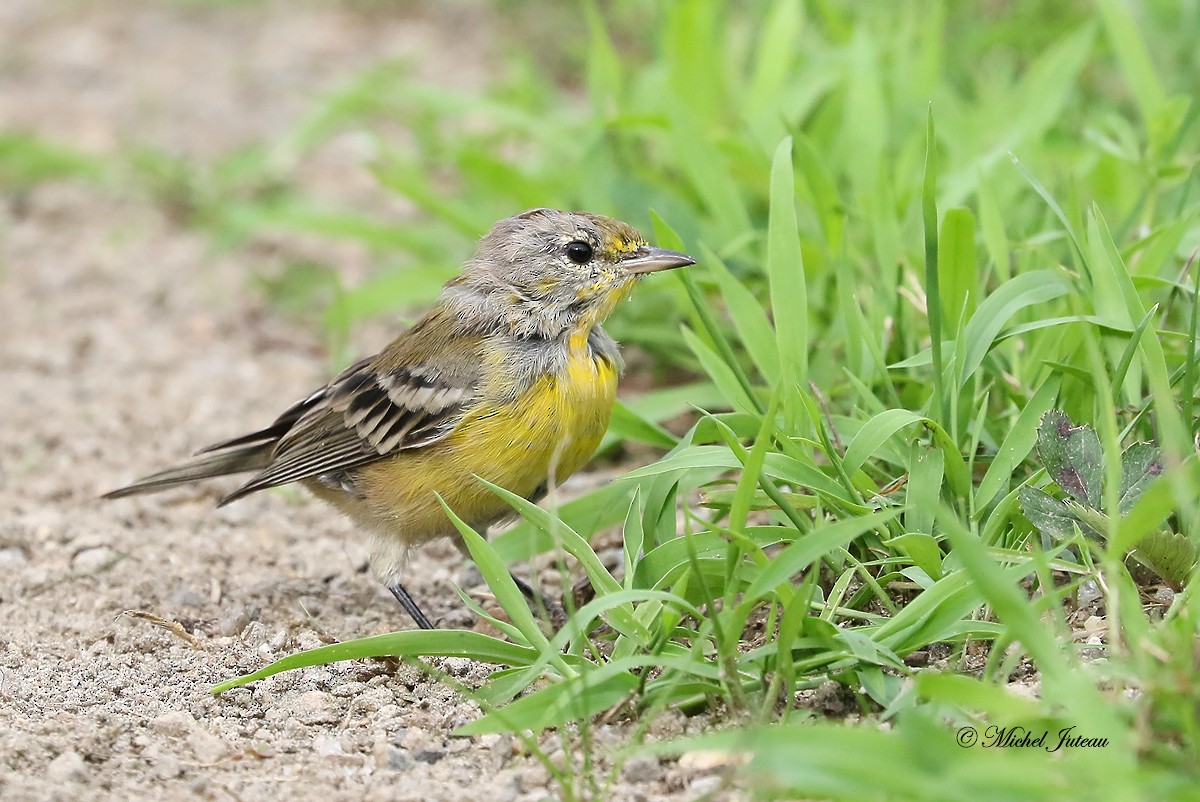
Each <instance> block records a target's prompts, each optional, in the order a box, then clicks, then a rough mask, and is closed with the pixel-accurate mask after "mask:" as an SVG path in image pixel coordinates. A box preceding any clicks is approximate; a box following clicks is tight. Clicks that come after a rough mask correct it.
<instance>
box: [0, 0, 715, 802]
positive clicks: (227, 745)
mask: <svg viewBox="0 0 1200 802" xmlns="http://www.w3.org/2000/svg"><path fill="white" fill-rule="evenodd" d="M462 8H463V7H462V6H461V5H457V6H455V5H451V6H449V7H447V6H446V5H445V4H442V5H439V6H438V7H437V8H433V7H432V6H430V7H428V8H424V7H419V6H413V5H408V4H405V5H404V6H402V7H393V6H390V5H384V4H371V3H366V4H360V5H359V6H340V5H337V4H309V3H299V4H297V3H283V2H279V3H260V4H251V5H244V4H243V5H239V4H217V5H215V6H210V5H206V4H199V3H196V4H191V3H157V4H155V3H134V2H124V1H123V0H110V2H103V3H83V2H69V1H67V0H62V1H58V0H56V1H55V2H50V1H49V0H4V2H3V3H0V130H17V131H25V132H32V133H36V134H40V135H43V136H46V137H50V138H53V139H54V140H57V141H61V142H66V143H69V144H71V145H72V146H75V147H79V148H83V149H85V150H87V151H89V152H91V153H95V154H100V155H104V154H112V153H117V152H120V151H121V150H122V149H128V148H130V147H132V146H133V145H135V144H138V143H141V144H146V145H150V146H153V147H156V148H160V149H164V150H168V151H170V152H172V153H176V154H179V155H181V156H185V157H187V158H191V159H196V160H201V161H203V160H207V159H213V158H216V157H219V156H220V155H221V154H224V153H228V152H229V151H230V150H232V149H234V148H237V147H239V146H242V145H245V144H247V143H252V142H257V141H267V142H270V141H272V138H273V137H279V136H281V135H282V134H283V133H284V132H286V131H287V130H288V127H289V126H291V125H294V124H295V122H296V121H297V120H298V119H300V118H301V117H302V116H303V114H304V113H305V112H306V111H307V110H308V109H310V108H311V104H312V103H313V102H314V101H315V100H316V99H317V98H319V97H320V96H321V95H322V94H323V93H325V92H328V91H330V90H331V89H333V88H335V87H337V86H338V85H340V84H341V83H343V82H344V81H346V80H347V79H348V78H349V77H350V76H352V75H354V74H355V72H356V70H359V69H362V68H364V67H366V66H368V65H370V64H372V63H375V62H377V61H378V60H379V59H383V58H394V57H399V58H405V59H408V60H412V61H414V62H416V63H419V64H421V68H420V69H421V72H422V74H424V75H427V76H428V77H429V79H430V80H433V81H439V82H442V83H444V84H453V85H458V86H470V85H472V84H474V83H477V82H479V81H481V80H484V78H485V76H486V75H487V67H488V59H489V54H490V53H491V52H492V46H493V45H492V43H491V42H489V41H488V39H487V36H486V31H487V28H488V26H487V25H486V24H476V25H471V26H463V25H462V24H460V22H459V21H457V19H456V13H460V12H461V10H462ZM472 8H474V7H472ZM473 13H476V14H478V13H479V12H478V11H477V10H476V11H475V12H473ZM297 169H298V170H299V171H300V180H302V181H306V182H309V183H310V185H312V186H313V187H315V188H317V190H318V191H328V192H331V193H335V194H340V195H341V196H342V197H343V198H344V197H347V196H348V197H357V198H358V199H359V200H360V201H361V200H365V201H367V202H371V200H372V198H373V197H374V196H373V193H377V190H375V189H374V187H373V185H372V183H371V181H370V179H369V177H368V174H367V173H366V171H365V170H364V169H363V167H362V165H361V164H360V163H358V161H356V158H355V154H354V150H353V148H341V147H338V146H337V144H336V143H335V144H334V145H333V146H331V147H329V148H325V149H323V150H322V152H320V153H318V154H316V156H314V157H313V158H312V159H311V160H308V161H306V163H304V164H302V165H299V166H298V168H297ZM2 190H3V188H2V187H0V191H2ZM375 202H379V203H385V202H386V203H392V204H395V202H394V201H391V200H385V199H383V198H382V197H376V198H375ZM396 213H397V214H403V209H402V208H400V207H397V209H396ZM328 255H329V254H328V253H325V254H323V256H325V257H327V256H328ZM337 255H338V256H339V257H340V258H344V260H345V263H346V264H347V270H359V271H361V270H363V269H365V268H366V267H367V266H369V265H368V263H367V261H368V260H367V259H366V257H365V255H364V254H362V253H359V252H356V251H355V250H354V249H352V248H346V249H345V253H342V254H337ZM271 258H272V254H271V253H267V252H259V253H255V252H254V251H253V250H249V251H243V252H238V253H234V254H219V255H214V253H213V251H212V249H211V247H210V243H209V242H207V241H206V239H205V237H204V235H203V234H201V233H197V232H194V231H189V230H187V229H185V228H182V227H180V226H179V225H178V224H177V223H174V222H172V221H171V220H170V219H169V218H168V217H167V216H165V215H164V214H163V213H162V212H161V210H159V209H157V208H155V207H154V206H153V205H151V204H150V203H148V202H146V201H144V200H139V199H138V197H137V195H136V193H131V192H125V191H122V190H117V191H114V190H112V189H107V190H106V189H100V188H96V187H88V186H81V185H77V184H48V185H43V186H39V187H36V188H34V189H32V190H30V191H27V192H22V193H20V194H19V195H18V194H15V193H11V192H10V193H8V194H5V195H0V321H3V323H2V325H3V334H2V335H0V381H2V382H3V387H4V392H3V393H2V394H0V421H3V423H2V425H0V510H3V512H2V513H0V798H3V799H4V800H7V801H8V802H17V800H35V799H60V798H61V799H80V798H82V799H91V800H107V799H114V800H116V799H137V798H147V799H150V798H152V799H156V800H171V799H177V798H181V799H197V798H198V799H215V800H225V799H231V800H275V799H284V798H287V799H310V798H321V799H324V800H330V801H332V800H341V799H346V800H351V799H353V800H362V799H368V800H369V799H389V800H457V799H464V800H465V799H470V800H477V799H479V795H480V793H481V792H482V791H486V793H487V794H488V799H489V800H494V801H495V802H502V801H503V800H535V799H554V798H558V797H559V793H558V791H557V790H556V786H555V784H554V783H553V782H551V781H550V779H549V778H548V775H547V772H546V771H545V770H544V769H543V768H542V767H541V766H540V765H538V764H537V763H536V762H535V761H533V760H531V759H529V758H528V757H526V756H523V755H521V754H519V750H516V749H514V746H513V742H512V740H511V739H509V738H507V737H499V736H490V737H488V736H485V737H477V738H452V737H450V735H449V733H450V731H451V730H452V729H453V728H454V727H455V726H457V725H459V724H462V723H464V722H466V721H469V720H471V719H472V718H473V717H475V716H476V715H478V711H477V708H476V707H475V705H474V704H472V703H471V702H469V701H466V700H463V699H461V698H459V697H457V696H455V694H453V693H452V692H450V691H449V690H447V689H445V688H444V687H442V686H440V685H439V684H437V683H435V682H432V681H430V680H428V679H427V678H425V677H424V676H422V675H421V673H420V672H419V671H417V670H416V669H414V668H411V667H401V668H399V669H397V670H393V669H389V668H388V667H387V666H385V665H384V664H382V663H365V662H356V663H345V664H339V665H335V666H330V667H324V668H318V669H310V670H306V671H301V672H292V673H289V674H286V675H283V676H280V677H276V678H273V679H271V680H267V681H264V682H260V683H258V684H256V685H254V686H253V687H251V688H248V689H239V690H235V691H232V692H230V693H227V694H225V695H224V696H222V697H220V698H214V697H212V696H211V695H210V693H209V690H208V689H209V687H210V686H211V685H212V684H213V683H215V682H217V681H219V680H222V679H225V678H228V677H230V676H232V675H235V674H239V673H243V672H246V671H250V670H254V669H256V668H258V667H260V666H262V665H264V664H265V662H267V661H269V660H271V659H274V658H276V657H279V656H282V655H285V654H287V653H289V652H292V651H294V650H296V649H299V648H304V647H311V646H316V645H319V644H320V642H321V635H322V634H323V633H327V634H328V635H329V636H332V637H335V638H338V639H346V638H351V637H357V636H363V635H369V634H376V633H379V632H385V631H389V630H392V629H396V628H405V627H407V626H409V622H408V621H407V620H406V619H405V618H404V616H403V615H402V614H401V613H400V612H399V610H398V609H397V608H396V607H395V605H394V603H393V602H392V601H391V600H390V598H389V597H387V595H386V593H385V592H384V591H383V590H382V589H381V588H380V587H379V586H378V585H377V584H376V583H375V581H374V580H373V579H372V578H371V577H370V576H369V574H367V573H365V572H364V567H365V557H366V553H365V549H364V548H363V546H362V544H361V543H360V542H359V541H358V540H357V538H356V537H355V534H354V532H353V531H352V530H351V527H350V525H349V524H348V523H347V522H346V521H344V520H342V519H341V518H340V517H339V516H338V515H337V514H336V513H334V512H333V511H331V510H329V509H327V508H325V507H324V506H322V505H320V504H319V503H317V502H315V501H312V500H310V499H308V498H306V497H304V496H302V495H301V494H299V493H294V492H274V493H266V494H260V495H257V496H253V497H250V498H248V499H246V500H245V501H243V502H240V503H238V504H235V505H232V506H230V507H227V508H224V509H221V510H216V509H214V508H213V502H214V501H215V500H216V499H217V498H218V497H219V494H220V492H221V491H222V490H223V489H228V487H229V484H228V483H227V484H220V483H217V484H215V485H209V486H207V487H204V488H197V489H190V490H181V491H174V492H171V493H167V494H162V495H158V496H150V497H141V498H137V499H129V500H123V501H120V502H107V503H106V502H100V501H99V500H98V498H97V497H98V495H99V494H100V493H101V492H103V491H104V490H107V489H111V488H112V487H114V486H117V485H119V484H121V483H124V482H126V481H128V480H130V479H132V478H134V477H135V476H136V475H139V474H141V473H143V472H145V471H147V470H151V469H155V468H158V467H161V466H164V465H166V464H169V463H171V462H173V461H175V460H177V459H178V458H179V457H181V456H183V455H186V454H188V453H190V452H191V451H193V450H194V449H195V448H197V447H199V446H202V445H204V444H206V443H208V442H211V441H213V440H214V439H219V438H222V437H225V436H230V435H235V434H239V433H241V432H242V431H244V430H246V428H247V427H251V426H257V425H259V424H262V423H265V422H267V421H269V420H270V419H271V418H272V417H273V416H274V414H275V413H277V412H278V411H279V410H280V409H282V407H283V406H284V405H286V404H287V403H290V402H291V401H292V400H295V399H296V398H299V397H301V396H303V395H304V394H306V393H307V391H308V390H309V389H311V388H312V387H314V386H316V385H317V384H318V383H319V382H321V381H323V380H324V379H325V378H326V374H325V370H326V368H327V367H328V358H327V356H326V355H325V354H324V353H323V351H322V349H321V348H320V342H319V338H318V335H317V333H316V331H314V328H315V327H303V326H300V325H298V324H296V323H294V322H291V323H289V322H287V321H284V320H281V319H280V318H279V317H278V316H276V315H274V314H273V312H272V310H271V309H270V308H268V307H266V306H264V304H263V302H262V301H261V300H259V299H257V298H256V297H254V296H253V295H252V294H247V293H246V292H245V287H246V286H247V276H248V275H249V274H250V273H252V272H253V271H255V270H257V269H259V268H261V267H262V265H263V264H264V263H267V262H269V260H270V259H271ZM372 335H374V332H372ZM379 345H382V342H370V343H364V346H367V347H377V346H379ZM411 576H412V581H411V583H410V589H411V590H412V591H413V592H414V595H416V596H417V597H418V598H420V599H422V600H423V603H424V604H425V606H426V611H427V612H428V613H430V614H431V616H432V617H434V618H435V619H437V618H440V619H441V620H442V621H443V622H446V623H452V624H455V625H467V626H469V625H470V624H471V620H470V617H469V616H468V614H467V613H466V612H465V611H464V610H463V609H462V608H461V604H460V602H459V601H458V600H457V598H456V597H455V595H454V593H453V590H452V583H454V582H458V583H467V584H470V581H471V580H470V577H471V573H470V571H469V570H468V568H467V567H466V566H464V564H463V562H462V560H461V558H459V557H458V556H457V553H456V552H455V551H454V550H453V549H452V548H450V547H449V546H441V547H434V548H431V549H428V550H426V551H425V552H424V553H422V554H421V555H419V556H418V557H417V558H416V561H415V563H414V566H413V570H412V572H411ZM128 610H139V611H145V612H148V613H151V614H154V615H157V616H161V617H163V618H166V619H169V620H173V621H177V622H180V623H182V624H183V625H184V626H185V627H186V628H187V629H188V630H189V631H191V632H192V633H193V634H194V642H193V643H189V642H188V641H186V640H184V639H182V638H180V637H178V636H176V635H173V634H170V633H169V632H166V631H164V630H162V629H160V628H158V627H155V626H153V625H151V624H149V623H147V622H145V621H144V620H139V619H136V618H133V617H130V616H127V615H122V613H123V611H128ZM442 668H443V669H444V670H447V671H449V672H450V673H451V674H453V675H455V676H456V677H457V678H459V679H460V681H465V682H468V683H470V682H471V681H478V680H479V679H480V678H482V677H484V676H486V674H487V672H488V671H489V670H491V669H490V667H488V666H481V665H476V664H473V663H470V662H467V661H444V662H443V663H442ZM697 726H698V725H697V724H696V723H695V722H689V721H686V720H684V719H683V718H682V717H680V716H674V715H667V716H665V717H664V718H663V719H662V720H660V721H659V722H656V723H655V724H654V726H653V728H652V732H653V733H654V735H656V736H659V737H669V736H672V735H676V734H680V733H683V732H686V731H693V730H694V729H695V728H696V727H697ZM597 738H598V740H599V742H600V743H601V744H604V745H605V749H604V750H602V751H608V750H616V749H619V748H620V747H621V746H622V745H623V744H624V743H625V742H626V741H627V739H628V729H627V728H625V727H623V726H621V725H614V726H608V727H604V728H601V729H600V731H599V732H598V733H597ZM548 743H550V744H551V745H552V746H553V744H554V743H557V738H556V737H555V738H551V739H550V740H549V741H548ZM568 751H569V746H568ZM720 784H721V781H720V778H719V777H718V776H716V775H714V774H711V773H709V772H707V771H705V769H704V765H703V761H692V762H690V763H689V762H688V761H687V760H685V761H683V763H682V764H680V763H676V762H662V763H660V762H659V761H657V760H655V759H653V758H646V757H635V758H634V759H633V760H631V761H629V762H628V763H627V764H626V765H625V768H624V769H623V770H622V772H621V773H620V775H619V779H618V781H617V784H616V785H615V786H614V787H613V788H612V789H611V791H610V792H609V793H608V794H606V795H605V798H611V799H622V800H623V799H629V800H637V799H645V800H654V799H668V798H670V799H694V798H699V797H701V796H704V795H705V794H710V796H708V797H706V798H713V799H732V798H734V796H733V795H732V794H731V792H728V791H723V790H719V788H718V786H719V785H720Z"/></svg>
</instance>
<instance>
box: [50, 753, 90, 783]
mask: <svg viewBox="0 0 1200 802" xmlns="http://www.w3.org/2000/svg"><path fill="white" fill-rule="evenodd" d="M46 778H47V779H49V780H50V781H51V782H54V783H70V782H75V783H83V782H87V779H88V768H87V764H86V763H84V762H83V758H82V757H80V755H79V753H78V752H73V751H71V750H69V749H68V750H67V751H66V752H63V753H62V754H61V755H59V756H58V757H56V758H54V760H51V761H50V765H48V766H46Z"/></svg>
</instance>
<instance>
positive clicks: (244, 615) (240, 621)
mask: <svg viewBox="0 0 1200 802" xmlns="http://www.w3.org/2000/svg"><path fill="white" fill-rule="evenodd" d="M248 626H250V614H249V613H248V612H246V608H245V606H243V605H241V604H238V605H234V606H233V607H231V608H230V609H228V610H225V611H224V612H222V613H221V617H220V618H219V619H218V620H217V632H218V633H220V634H221V635H225V636H227V637H230V638H232V637H234V636H236V635H240V634H242V631H243V630H245V629H246V627H248Z"/></svg>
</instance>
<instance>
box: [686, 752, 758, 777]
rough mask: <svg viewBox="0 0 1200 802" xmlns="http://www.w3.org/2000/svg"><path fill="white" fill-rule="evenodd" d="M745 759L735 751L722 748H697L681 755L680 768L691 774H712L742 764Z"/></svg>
mask: <svg viewBox="0 0 1200 802" xmlns="http://www.w3.org/2000/svg"><path fill="white" fill-rule="evenodd" d="M744 762H745V760H744V758H742V757H741V756H739V755H737V754H735V753H733V752H725V751H722V750H720V749H697V750H696V751H694V752H685V753H684V754H682V755H680V757H679V764H678V765H679V768H680V770H681V771H684V772H687V773H689V774H712V773H713V772H720V771H724V770H725V769H729V768H733V767H735V766H740V765H741V764H742V763H744Z"/></svg>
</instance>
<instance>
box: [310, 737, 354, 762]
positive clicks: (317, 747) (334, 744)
mask: <svg viewBox="0 0 1200 802" xmlns="http://www.w3.org/2000/svg"><path fill="white" fill-rule="evenodd" d="M313 751H314V752H316V753H317V754H318V755H319V756H320V757H334V756H337V755H344V754H346V750H344V749H342V742H341V741H339V740H338V739H337V738H334V737H333V736H332V735H318V736H317V737H316V738H313Z"/></svg>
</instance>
